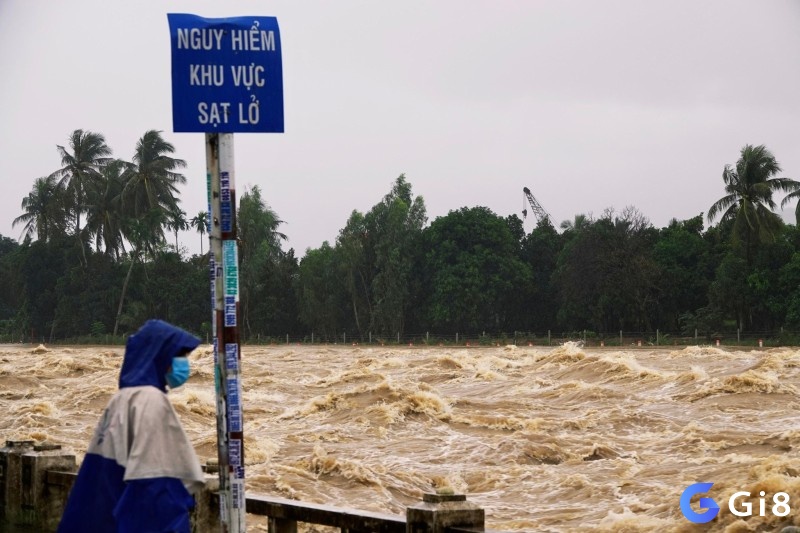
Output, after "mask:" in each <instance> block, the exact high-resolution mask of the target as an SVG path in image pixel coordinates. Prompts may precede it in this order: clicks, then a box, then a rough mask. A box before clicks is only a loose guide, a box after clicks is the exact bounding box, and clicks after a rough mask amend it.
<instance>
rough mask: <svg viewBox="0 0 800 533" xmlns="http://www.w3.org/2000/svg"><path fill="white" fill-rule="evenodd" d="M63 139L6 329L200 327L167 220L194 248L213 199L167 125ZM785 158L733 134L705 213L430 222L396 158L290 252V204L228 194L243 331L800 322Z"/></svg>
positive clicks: (577, 335) (35, 332)
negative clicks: (308, 244) (528, 223)
mask: <svg viewBox="0 0 800 533" xmlns="http://www.w3.org/2000/svg"><path fill="white" fill-rule="evenodd" d="M69 141H70V142H69V145H68V146H67V147H63V146H58V147H57V149H58V153H59V155H60V157H61V162H62V165H61V168H60V169H58V170H56V171H55V172H53V173H52V174H51V175H50V176H46V177H43V178H39V179H37V180H34V182H33V188H32V190H31V192H30V194H29V195H27V196H26V197H25V198H24V199H23V201H22V203H21V208H22V214H21V215H20V216H18V217H17V218H16V219H15V221H14V225H15V226H16V225H21V226H22V233H23V236H24V242H23V243H22V244H18V243H17V242H16V241H14V240H12V239H9V238H6V237H2V236H0V276H2V279H3V281H4V283H2V284H0V333H5V334H8V335H9V338H13V337H11V335H16V334H21V333H24V334H25V335H26V337H27V338H30V337H31V336H32V337H33V339H34V340H37V341H39V340H45V341H47V340H50V339H64V338H70V339H84V340H87V341H88V340H91V339H93V342H97V341H98V339H99V338H101V337H102V338H103V339H110V340H109V341H108V342H112V340H113V341H114V342H122V340H123V339H124V334H125V333H130V332H131V331H133V330H135V329H136V328H137V327H138V326H139V325H141V323H142V322H143V321H145V320H146V319H148V318H153V317H157V318H163V319H165V320H169V321H171V322H173V323H176V324H178V325H181V326H182V327H185V328H186V329H188V330H190V331H194V332H197V334H199V335H201V336H203V337H204V338H208V337H209V336H210V329H211V328H210V317H211V309H210V306H211V302H210V294H209V284H208V282H209V271H208V269H209V258H208V256H207V255H203V254H202V253H201V254H200V255H198V256H194V257H191V258H184V257H182V255H181V251H180V250H181V247H180V245H179V242H178V240H177V237H178V232H179V231H181V230H184V229H187V228H188V227H190V225H191V227H193V228H194V229H195V230H197V231H198V232H199V233H200V238H201V250H202V242H203V238H204V236H205V234H206V233H207V232H208V229H209V228H208V214H207V213H206V212H205V211H200V212H199V213H198V214H197V216H195V217H193V218H192V219H191V220H187V219H186V213H185V212H184V211H183V210H182V209H181V208H180V205H179V204H180V201H179V198H178V195H177V193H178V185H180V184H182V183H184V182H185V178H184V177H183V176H182V175H181V174H178V173H177V170H178V169H180V168H182V167H183V166H184V163H183V161H182V160H180V159H176V158H174V157H173V152H174V148H173V147H172V145H171V144H169V143H168V142H166V140H165V139H164V138H163V137H162V136H161V133H160V132H158V131H154V130H151V131H148V132H146V133H145V134H144V135H143V136H142V137H141V138H140V139H139V142H138V143H137V146H136V148H135V150H134V155H133V158H132V161H131V162H130V163H128V162H125V161H122V160H117V159H112V158H111V157H110V156H111V149H110V148H109V147H108V146H106V144H105V140H104V138H103V136H102V135H100V134H96V133H92V132H85V131H83V130H75V131H74V132H73V134H72V135H71V136H70V139H69ZM779 172H780V167H779V166H778V164H777V162H776V160H775V157H774V156H773V155H772V154H771V153H770V152H769V151H768V150H767V149H766V148H765V147H763V146H756V147H753V146H750V145H748V146H745V147H744V148H743V149H742V151H741V156H740V158H739V160H738V161H737V163H736V165H735V166H733V167H731V166H726V167H725V169H724V171H723V183H724V185H725V193H726V195H725V196H724V197H723V198H721V199H720V200H718V201H717V202H716V203H714V204H713V205H712V207H711V209H710V210H709V218H708V220H709V221H710V220H713V219H714V218H716V217H719V223H718V224H717V225H716V226H711V227H708V228H705V227H704V224H703V215H702V214H700V215H698V216H696V217H693V218H690V219H688V220H683V221H678V220H673V221H671V222H670V223H669V225H668V226H667V227H666V228H661V229H656V228H654V227H653V226H652V225H651V224H650V223H649V221H648V220H647V219H646V218H645V217H644V216H643V215H642V214H641V213H639V212H638V211H637V210H636V209H635V208H626V209H625V210H623V211H622V212H621V213H615V212H614V211H613V210H611V209H608V210H606V211H605V212H604V213H603V215H602V216H600V217H599V218H597V219H595V218H593V217H592V216H590V215H583V214H579V215H576V216H575V217H574V220H571V221H565V222H563V223H562V224H561V225H560V229H561V231H560V232H559V231H557V230H556V228H555V227H553V225H552V224H551V223H550V220H549V219H543V220H541V221H540V222H539V223H538V224H537V226H536V227H535V228H534V229H533V230H532V231H531V232H530V233H529V234H527V235H526V234H525V230H524V227H523V226H522V222H521V220H520V219H519V217H517V216H516V215H511V216H507V217H501V216H498V215H496V214H495V213H493V212H492V211H490V210H489V209H487V208H485V207H463V208H460V209H457V210H454V211H451V212H449V213H448V214H447V215H445V216H441V217H438V218H436V219H435V220H433V221H432V222H431V223H430V225H428V226H426V224H427V216H426V208H425V203H424V200H423V198H422V197H420V196H414V194H413V193H412V187H411V184H410V182H409V181H408V180H407V179H406V177H405V176H404V175H400V176H399V177H398V178H397V179H395V180H394V181H393V182H392V184H391V187H390V189H389V191H388V193H387V194H386V195H385V196H383V197H382V198H380V199H379V200H378V202H377V203H376V204H375V205H374V206H372V208H371V209H369V210H368V211H366V212H364V213H362V212H359V211H357V210H354V211H352V213H351V215H350V217H349V218H348V219H347V221H346V222H345V224H344V227H343V228H341V230H340V231H339V234H338V237H337V239H336V242H335V243H334V244H333V245H331V244H329V243H328V242H325V243H323V244H322V246H321V247H319V248H317V249H309V250H306V253H305V255H304V256H303V258H302V259H301V260H298V258H296V257H295V255H294V251H293V250H289V251H288V252H287V251H284V250H283V249H282V244H283V243H284V241H285V240H286V236H285V235H284V234H283V233H281V232H279V229H280V227H281V225H282V224H283V222H282V221H281V220H280V218H279V217H278V214H277V213H275V212H274V211H273V210H272V209H271V208H270V207H269V205H268V204H267V202H266V201H265V200H264V198H263V196H262V192H261V190H260V188H258V187H253V188H252V189H250V190H246V191H244V193H243V195H242V196H241V198H240V199H239V205H238V211H237V226H238V238H239V252H240V278H239V282H240V285H239V289H240V308H241V314H240V320H241V323H242V324H243V328H242V330H241V334H242V337H243V339H244V340H248V339H252V340H260V341H268V340H270V339H271V340H275V341H276V342H285V338H286V335H287V334H289V335H291V336H293V337H295V338H297V337H303V336H305V337H307V338H308V340H310V338H309V337H310V333H311V332H313V333H314V338H315V340H317V341H324V340H328V341H333V342H341V341H343V340H344V339H347V341H348V342H350V340H353V341H356V342H363V341H365V340H367V339H368V338H370V337H371V338H372V339H373V340H375V341H376V340H378V339H382V340H383V341H384V342H389V343H394V342H397V338H398V334H400V335H401V336H405V334H406V332H411V333H412V334H413V335H414V337H411V338H414V339H415V342H417V341H419V334H418V333H414V332H415V331H416V332H428V331H430V332H431V333H432V334H433V337H432V338H433V339H439V340H438V341H427V342H447V343H449V342H451V341H454V338H455V336H454V334H455V333H460V334H461V337H460V340H459V342H460V343H463V342H466V341H465V339H470V340H471V341H472V342H473V343H475V344H492V343H495V342H498V339H500V340H501V341H503V342H506V341H507V342H511V340H510V339H505V338H504V337H503V332H504V331H505V332H510V331H515V332H535V331H538V332H540V338H539V340H541V339H542V338H544V339H549V338H550V336H549V334H548V335H547V336H544V335H542V332H545V331H549V330H553V331H560V332H564V331H572V332H573V335H572V336H571V337H566V336H565V335H566V334H563V333H562V334H561V335H562V338H574V339H584V338H586V339H587V341H589V340H595V341H596V340H597V339H608V340H609V342H614V339H617V338H618V337H619V336H618V332H619V331H620V330H624V331H631V332H639V333H638V335H637V337H638V338H642V339H648V338H650V339H651V340H653V341H654V340H655V338H656V336H655V332H656V330H659V332H661V335H660V340H662V341H664V342H666V341H667V340H670V341H674V342H679V341H680V339H678V338H676V337H673V338H672V339H670V338H669V336H668V334H669V333H676V332H678V331H680V333H681V334H682V335H684V336H686V337H689V338H690V339H691V338H692V337H693V336H694V334H695V331H696V332H697V334H698V335H703V336H704V337H705V338H706V339H707V340H708V341H709V342H710V341H711V339H713V338H715V337H716V336H718V335H724V334H726V332H727V333H729V332H731V331H734V332H735V331H736V330H738V332H746V331H775V332H777V331H779V330H781V328H784V327H785V328H795V329H799V328H800V229H798V228H797V227H795V226H786V225H784V224H783V223H782V222H780V220H779V219H778V217H777V215H775V213H774V212H773V211H772V210H773V209H774V207H775V201H774V200H773V198H772V197H773V195H774V194H775V193H776V192H779V191H783V192H788V193H789V194H788V195H787V196H786V197H785V198H784V200H783V204H785V203H786V202H787V200H794V199H797V198H798V197H800V182H795V181H793V180H789V179H787V178H779V177H776V175H777V174H778V173H779ZM783 204H782V205H783ZM82 219H83V222H85V224H82ZM168 232H171V234H174V235H175V242H174V246H173V245H172V243H171V242H170V243H169V244H167V242H166V239H165V235H169V234H170V233H168ZM171 240H172V239H171V238H170V241H171ZM109 332H110V335H109ZM664 332H667V333H664ZM118 333H120V334H122V335H118ZM428 338H429V337H428V335H427V334H425V335H424V339H426V340H427V339H428ZM514 338H515V339H516V338H517V334H516V333H515V334H514ZM525 338H526V339H537V336H536V334H534V333H530V334H525ZM789 338H791V332H785V333H782V334H777V333H776V334H775V335H773V336H772V339H771V341H770V342H772V343H780V342H784V341H785V340H786V339H789ZM684 340H685V339H684ZM420 342H426V341H420Z"/></svg>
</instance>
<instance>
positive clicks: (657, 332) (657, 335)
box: [656, 328, 659, 346]
mask: <svg viewBox="0 0 800 533" xmlns="http://www.w3.org/2000/svg"><path fill="white" fill-rule="evenodd" d="M658 337H659V331H658V328H656V346H658V344H659V342H658V340H659V339H658Z"/></svg>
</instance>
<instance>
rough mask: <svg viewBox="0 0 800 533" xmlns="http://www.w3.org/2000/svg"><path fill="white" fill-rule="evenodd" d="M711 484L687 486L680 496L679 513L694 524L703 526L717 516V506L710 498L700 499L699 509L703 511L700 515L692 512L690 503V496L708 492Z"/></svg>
mask: <svg viewBox="0 0 800 533" xmlns="http://www.w3.org/2000/svg"><path fill="white" fill-rule="evenodd" d="M713 486H714V484H713V483H695V484H694V485H689V486H688V487H686V489H685V490H684V491H683V494H681V512H682V513H683V516H685V517H686V518H688V519H689V520H690V521H692V522H694V523H695V524H705V523H706V522H711V521H712V520H713V519H714V517H715V516H717V514H719V505H717V502H715V501H714V500H713V499H711V498H700V508H701V509H705V511H703V512H702V513H696V512H694V511H693V510H692V506H691V501H692V496H694V495H696V494H702V493H704V492H708V491H709V490H710V489H711V487H713Z"/></svg>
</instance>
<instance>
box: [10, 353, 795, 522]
mask: <svg viewBox="0 0 800 533" xmlns="http://www.w3.org/2000/svg"><path fill="white" fill-rule="evenodd" d="M34 348H35V347H32V346H21V345H2V346H0V437H1V438H2V439H3V440H9V439H33V440H36V441H49V442H55V443H59V444H62V445H64V446H65V448H67V449H71V450H73V451H75V452H76V454H77V455H78V459H79V460H80V459H81V458H82V455H83V451H84V450H85V448H86V446H87V442H88V440H89V438H90V437H91V434H92V431H93V429H94V426H95V424H96V422H97V420H98V418H99V417H100V415H101V413H102V410H103V408H104V407H105V405H106V402H107V401H108V399H109V398H110V396H111V395H112V394H113V393H114V391H115V390H116V388H117V375H118V372H119V367H120V362H121V360H122V353H123V350H122V348H120V347H69V348H65V347H47V351H44V352H43V353H34V352H35V351H36V350H35V349H34ZM242 354H243V355H242V372H243V405H244V416H245V440H246V447H245V459H246V465H247V470H246V476H247V477H246V483H247V485H246V486H247V490H248V492H249V493H251V494H255V493H257V494H267V495H275V496H281V497H287V498H295V499H299V500H304V501H309V502H317V503H328V504H331V505H338V506H343V507H351V508H360V509H365V510H372V511H381V512H389V513H399V514H402V513H404V512H405V506H406V505H408V504H410V503H414V502H417V501H419V500H420V498H421V495H422V494H423V492H429V491H432V490H434V489H437V488H441V487H451V488H452V489H454V490H455V491H456V492H463V493H466V494H468V498H469V500H470V501H473V502H475V503H478V504H479V505H481V506H483V507H484V508H485V510H486V516H487V527H490V528H494V529H501V530H513V531H549V532H571V531H609V532H610V531H617V532H639V531H641V532H645V531H647V532H650V531H676V532H681V531H686V532H694V531H720V532H723V531H724V532H726V533H736V532H745V531H777V530H780V528H781V527H783V526H785V525H789V524H800V457H798V453H797V447H798V444H800V442H799V441H798V439H799V438H800V432H799V431H798V428H799V427H800V420H799V419H798V413H800V397H799V396H798V386H800V384H799V381H800V351H799V350H796V349H790V348H785V349H770V350H754V351H733V350H732V351H728V350H725V349H720V348H712V347H689V348H676V349H672V350H671V349H664V348H661V349H652V348H635V347H631V348H628V349H623V350H615V349H608V348H606V349H588V348H583V347H581V346H580V345H578V344H572V343H567V344H565V345H563V346H559V347H552V348H543V347H516V346H500V347H492V348H464V347H416V346H414V347H405V346H400V347H364V346H341V345H340V346H294V345H283V346H268V347H260V346H259V347H251V346H245V347H243V349H242ZM190 359H191V362H192V371H193V375H192V377H191V379H190V380H189V382H188V383H187V384H186V385H185V386H183V387H181V388H180V389H177V390H176V391H173V392H171V393H170V395H169V396H170V399H171V400H172V402H173V404H174V406H175V408H176V410H177V412H178V414H179V416H180V417H181V420H182V422H183V424H184V427H185V428H186V431H187V433H188V434H189V437H190V438H191V440H192V442H193V444H194V446H195V448H196V450H197V453H198V455H199V456H200V457H201V460H203V461H205V460H206V459H216V431H215V428H216V422H215V414H214V413H215V399H214V377H213V376H214V372H213V353H212V351H211V349H210V347H208V346H202V347H200V348H199V349H197V350H196V351H195V352H194V353H193V354H192V355H191V357H190ZM696 482H713V483H714V487H713V488H712V489H711V491H710V492H709V494H706V495H704V496H708V497H713V498H714V499H715V500H716V501H717V503H719V504H720V507H722V510H721V512H720V514H719V516H718V517H717V518H715V519H714V520H713V521H712V522H711V523H709V524H705V525H702V526H700V525H694V524H692V523H691V522H689V521H688V520H687V519H686V518H685V517H684V516H683V515H682V514H681V510H680V506H679V500H680V496H681V493H682V492H683V489H684V488H686V487H687V486H688V485H690V484H692V483H696ZM737 491H748V492H750V493H751V495H752V497H751V498H750V499H749V501H751V502H753V504H754V505H753V509H754V511H755V514H756V516H751V517H738V516H735V515H733V514H732V513H731V512H730V511H729V509H728V498H729V497H730V496H731V495H732V494H733V493H735V492H737ZM761 491H764V493H765V497H764V498H765V501H766V502H767V505H766V512H765V516H758V513H759V503H758V495H759V493H760V492H761ZM776 492H786V493H787V494H788V495H789V497H790V501H789V506H790V509H791V512H790V513H789V514H788V516H785V517H778V516H774V515H773V514H772V509H771V505H772V497H773V495H774V494H775V493H776ZM695 502H696V500H695ZM694 510H695V511H699V506H698V505H697V503H695V504H694ZM261 528H262V526H259V527H258V528H257V529H261Z"/></svg>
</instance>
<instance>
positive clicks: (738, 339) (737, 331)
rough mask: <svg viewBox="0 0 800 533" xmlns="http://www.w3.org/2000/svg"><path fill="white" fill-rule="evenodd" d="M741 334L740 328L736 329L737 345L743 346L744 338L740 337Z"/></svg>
mask: <svg viewBox="0 0 800 533" xmlns="http://www.w3.org/2000/svg"><path fill="white" fill-rule="evenodd" d="M739 333H741V329H740V328H736V344H741V342H742V338H741V337H740V335H739Z"/></svg>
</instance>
